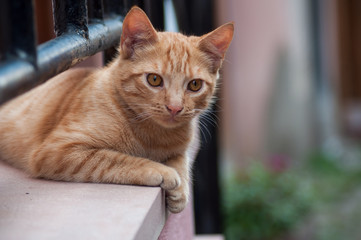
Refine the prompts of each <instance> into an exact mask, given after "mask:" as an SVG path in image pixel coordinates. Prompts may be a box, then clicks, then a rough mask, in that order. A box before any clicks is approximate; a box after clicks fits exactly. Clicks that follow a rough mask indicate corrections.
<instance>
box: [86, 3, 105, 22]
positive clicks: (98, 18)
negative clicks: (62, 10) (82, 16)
mask: <svg viewBox="0 0 361 240" xmlns="http://www.w3.org/2000/svg"><path fill="white" fill-rule="evenodd" d="M88 18H89V23H98V22H102V21H103V19H104V5H103V0H88Z"/></svg>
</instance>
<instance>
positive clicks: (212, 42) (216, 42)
mask: <svg viewBox="0 0 361 240" xmlns="http://www.w3.org/2000/svg"><path fill="white" fill-rule="evenodd" d="M233 31H234V26H233V22H230V23H226V24H224V25H222V26H220V27H219V28H217V29H216V30H214V31H212V32H210V33H208V34H205V35H203V36H202V37H201V39H200V42H199V49H200V50H201V51H203V52H205V53H206V54H208V57H209V58H210V59H211V61H212V71H214V72H216V71H218V69H219V68H220V67H221V64H222V61H223V59H224V56H225V54H226V51H227V49H228V47H229V44H230V43H231V41H232V38H233Z"/></svg>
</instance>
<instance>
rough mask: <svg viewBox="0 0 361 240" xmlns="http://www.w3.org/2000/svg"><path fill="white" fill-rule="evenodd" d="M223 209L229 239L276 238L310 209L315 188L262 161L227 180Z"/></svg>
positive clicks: (256, 239) (253, 239)
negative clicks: (273, 168)
mask: <svg viewBox="0 0 361 240" xmlns="http://www.w3.org/2000/svg"><path fill="white" fill-rule="evenodd" d="M223 189H224V192H223V196H224V199H223V212H224V215H225V218H224V219H225V231H226V237H227V239H230V240H233V239H247V240H258V239H276V238H277V237H279V236H281V235H284V234H285V233H287V232H288V231H289V230H290V229H291V228H292V227H293V226H295V224H296V223H298V222H299V221H300V219H302V218H303V217H304V216H305V214H306V213H307V212H308V210H309V209H310V206H311V201H312V191H311V189H310V188H309V185H308V184H307V183H306V182H305V181H300V178H298V177H296V176H294V175H292V174H291V173H289V172H288V173H286V172H284V173H273V172H271V171H269V170H267V169H266V168H265V167H264V166H262V165H260V164H253V165H252V166H250V167H249V168H248V169H247V170H246V171H245V172H243V173H242V174H240V175H238V176H233V177H231V178H229V179H227V180H225V184H224V188H223Z"/></svg>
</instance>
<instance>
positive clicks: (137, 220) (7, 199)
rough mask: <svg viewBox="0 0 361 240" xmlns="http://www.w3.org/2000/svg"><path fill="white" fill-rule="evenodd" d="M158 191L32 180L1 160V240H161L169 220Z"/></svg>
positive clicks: (149, 188) (161, 195) (144, 188)
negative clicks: (144, 239)
mask: <svg viewBox="0 0 361 240" xmlns="http://www.w3.org/2000/svg"><path fill="white" fill-rule="evenodd" d="M163 194H164V193H163V191H162V190H161V189H160V188H157V187H154V188H152V187H141V186H126V185H114V184H92V183H68V182H57V181H47V180H42V179H32V178H30V177H28V176H27V175H26V174H25V173H23V172H22V171H20V170H18V169H15V168H13V167H11V166H9V165H7V164H6V163H4V162H2V161H0V238H1V239H25V240H26V239H37V240H38V239H39V240H41V239H124V240H127V239H142V238H143V237H144V236H147V239H157V238H158V236H159V234H160V232H161V230H162V228H163V226H164V224H165V220H166V212H165V206H164V204H165V203H164V196H163Z"/></svg>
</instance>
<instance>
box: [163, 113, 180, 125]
mask: <svg viewBox="0 0 361 240" xmlns="http://www.w3.org/2000/svg"><path fill="white" fill-rule="evenodd" d="M158 122H159V123H160V124H161V125H162V126H165V127H174V126H178V125H180V124H181V123H182V120H181V119H180V117H179V116H171V115H166V116H162V117H160V118H158Z"/></svg>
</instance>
